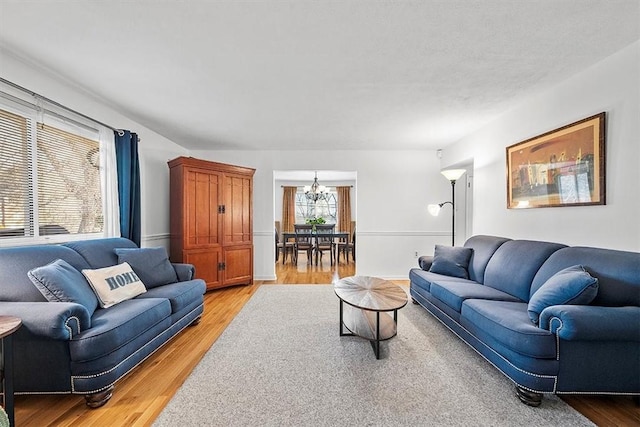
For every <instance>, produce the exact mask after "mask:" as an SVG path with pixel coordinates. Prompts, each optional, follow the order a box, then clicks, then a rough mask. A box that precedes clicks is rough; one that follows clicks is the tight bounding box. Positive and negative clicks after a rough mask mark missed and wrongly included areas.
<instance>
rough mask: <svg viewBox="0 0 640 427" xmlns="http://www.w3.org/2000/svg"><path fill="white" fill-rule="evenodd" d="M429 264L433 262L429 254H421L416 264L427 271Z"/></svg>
mask: <svg viewBox="0 0 640 427" xmlns="http://www.w3.org/2000/svg"><path fill="white" fill-rule="evenodd" d="M431 264H433V257H432V256H431V255H422V256H421V257H420V258H418V265H419V266H420V268H421V269H423V270H424V271H429V269H430V268H431Z"/></svg>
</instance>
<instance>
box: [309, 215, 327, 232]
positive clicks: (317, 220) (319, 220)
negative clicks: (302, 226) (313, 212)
mask: <svg viewBox="0 0 640 427" xmlns="http://www.w3.org/2000/svg"><path fill="white" fill-rule="evenodd" d="M305 222H306V223H307V224H311V225H313V231H316V225H317V224H324V223H326V221H325V220H324V218H322V217H319V218H316V217H312V218H307V219H306V220H305Z"/></svg>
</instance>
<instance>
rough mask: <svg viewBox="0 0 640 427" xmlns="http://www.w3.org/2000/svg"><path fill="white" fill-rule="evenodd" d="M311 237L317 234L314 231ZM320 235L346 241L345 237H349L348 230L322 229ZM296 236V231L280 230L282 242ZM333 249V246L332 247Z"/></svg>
mask: <svg viewBox="0 0 640 427" xmlns="http://www.w3.org/2000/svg"><path fill="white" fill-rule="evenodd" d="M311 236H312V238H314V239H315V238H316V236H318V233H316V232H315V231H314V232H313V233H312V234H311ZM320 236H322V237H331V238H333V239H334V240H344V241H347V239H349V232H348V231H333V232H329V233H328V232H326V231H323V232H322V233H320ZM295 238H296V233H295V232H294V231H284V232H282V241H283V242H288V241H295ZM333 250H334V251H335V248H334V249H333ZM334 258H335V253H334ZM316 265H318V258H317V257H316Z"/></svg>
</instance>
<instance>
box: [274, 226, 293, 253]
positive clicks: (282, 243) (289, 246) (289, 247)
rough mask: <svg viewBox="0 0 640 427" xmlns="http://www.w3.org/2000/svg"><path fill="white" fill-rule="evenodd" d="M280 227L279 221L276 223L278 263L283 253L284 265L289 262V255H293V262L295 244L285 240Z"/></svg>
mask: <svg viewBox="0 0 640 427" xmlns="http://www.w3.org/2000/svg"><path fill="white" fill-rule="evenodd" d="M279 225H280V224H279V221H276V227H275V230H276V262H278V258H279V255H280V253H282V264H284V263H285V262H287V254H291V260H292V261H293V250H294V248H295V242H288V241H286V240H284V239H283V237H282V234H281V233H280V227H279Z"/></svg>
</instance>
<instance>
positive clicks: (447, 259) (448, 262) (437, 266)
mask: <svg viewBox="0 0 640 427" xmlns="http://www.w3.org/2000/svg"><path fill="white" fill-rule="evenodd" d="M471 254H473V249H471V248H462V247H455V246H454V247H450V246H442V245H436V249H435V252H434V254H433V262H432V263H431V267H430V268H429V271H430V272H432V273H438V274H444V275H447V276H452V277H460V278H462V279H468V278H469V272H468V271H467V268H468V267H469V260H470V259H471Z"/></svg>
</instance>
